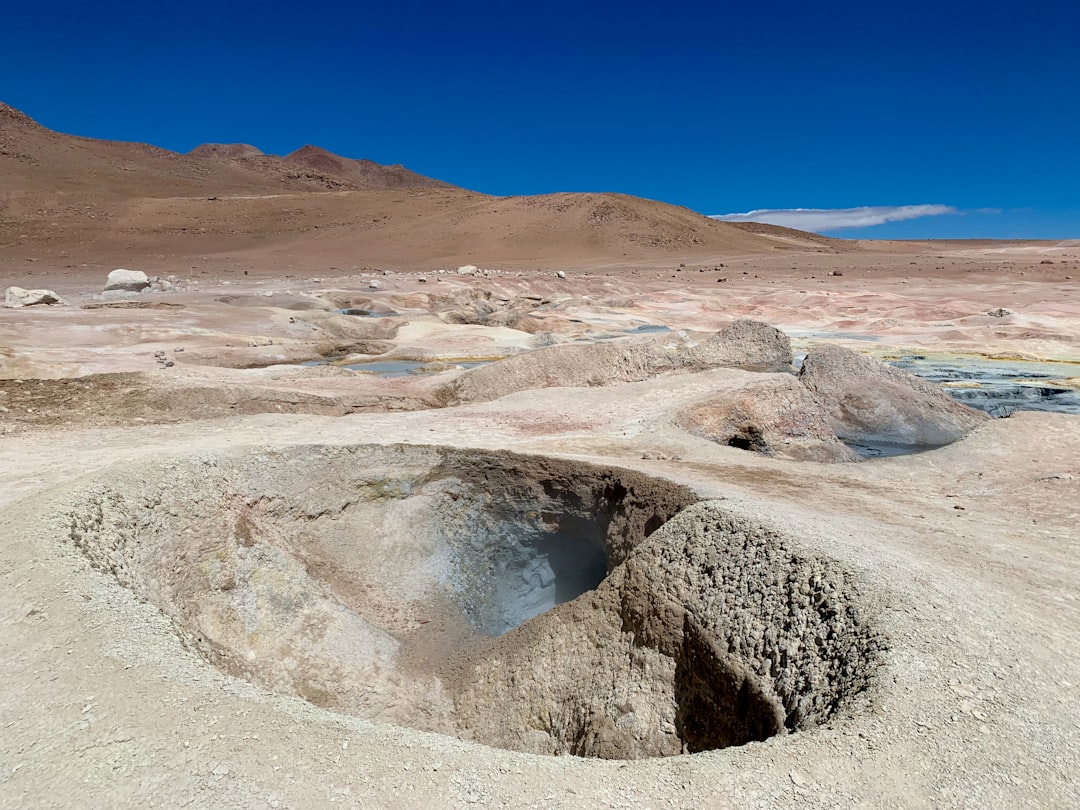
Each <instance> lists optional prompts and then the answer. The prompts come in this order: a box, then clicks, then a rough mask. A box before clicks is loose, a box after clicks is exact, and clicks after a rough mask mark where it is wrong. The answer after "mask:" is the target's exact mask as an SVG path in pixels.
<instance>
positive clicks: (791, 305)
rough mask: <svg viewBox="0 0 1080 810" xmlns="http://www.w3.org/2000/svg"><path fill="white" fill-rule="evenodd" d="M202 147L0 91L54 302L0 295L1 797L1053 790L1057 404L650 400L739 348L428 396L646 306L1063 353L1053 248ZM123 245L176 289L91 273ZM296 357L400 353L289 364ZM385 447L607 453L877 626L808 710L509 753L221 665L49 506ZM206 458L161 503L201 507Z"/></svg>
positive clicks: (1059, 596)
mask: <svg viewBox="0 0 1080 810" xmlns="http://www.w3.org/2000/svg"><path fill="white" fill-rule="evenodd" d="M204 152H207V153H208V154H209V157H208V156H207V154H202V155H194V156H181V155H175V154H173V153H168V152H164V151H162V150H156V149H154V148H152V147H147V146H144V145H139V144H120V143H105V142H98V141H89V140H86V139H81V138H75V137H73V136H67V135H60V134H58V133H54V132H50V131H48V130H46V129H44V128H42V127H39V126H37V125H36V124H34V123H33V122H32V121H29V119H26V118H25V117H24V116H21V115H20V114H19V113H17V112H15V111H13V110H11V109H10V108H7V107H4V106H3V105H0V188H2V189H3V193H2V195H0V290H2V289H3V288H6V287H8V286H10V285H18V286H21V287H25V288H48V289H52V290H54V291H56V292H57V293H59V294H60V295H61V296H62V297H63V298H64V300H65V302H66V303H65V304H63V305H57V306H52V307H33V308H28V309H7V308H0V683H2V686H0V807H12V808H15V807H20V808H21V807H124V806H137V807H142V806H166V807H296V808H301V807H312V806H323V805H330V804H341V805H343V806H356V807H402V808H413V807H461V806H493V807H567V808H570V807H573V808H580V807H593V806H596V807H634V808H646V807H694V808H705V807H788V806H794V805H798V806H807V807H822V808H824V807H850V806H858V807H935V808H936V807H973V808H975V807H978V808H982V807H1073V806H1076V804H1077V797H1078V795H1080V780H1078V778H1077V774H1078V773H1080V701H1078V700H1077V690H1078V688H1080V641H1078V639H1080V603H1078V601H1077V594H1078V593H1080V563H1078V559H1080V555H1078V551H1080V548H1078V547H1080V531H1078V529H1077V526H1078V524H1080V416H1070V415H1065V414H1043V413H1018V414H1016V415H1014V416H1012V417H1011V418H1009V419H1000V420H990V421H987V422H986V423H985V424H984V425H983V426H981V427H979V428H977V429H976V430H975V431H974V432H973V433H971V434H970V435H969V436H967V437H966V438H964V439H963V440H961V441H960V442H957V443H956V444H953V445H950V446H948V447H945V448H941V449H938V450H934V451H931V452H927V453H923V454H919V455H909V456H903V457H898V458H888V459H877V460H872V461H867V462H862V463H834V464H825V463H817V462H795V461H786V460H783V459H779V458H770V457H765V456H761V455H758V454H756V453H753V452H749V451H744V450H740V449H737V448H735V447H730V446H726V445H721V444H717V443H714V442H710V441H707V440H705V439H702V438H698V437H696V436H693V435H691V434H690V433H688V432H687V431H686V430H684V429H683V428H681V427H680V426H679V422H678V421H677V419H676V417H675V414H676V413H677V412H678V411H680V409H682V408H684V407H686V406H688V405H691V404H693V403H697V402H700V401H702V400H704V399H707V398H710V397H722V396H725V395H728V394H730V393H732V392H737V391H740V390H743V389H744V388H745V386H746V385H747V383H748V381H750V380H752V379H753V378H754V376H755V375H754V374H753V373H751V372H747V371H738V370H731V369H714V370H711V371H705V372H700V373H695V374H689V373H687V374H667V375H663V376H660V377H657V378H654V379H646V380H643V381H638V382H630V383H624V384H619V385H610V386H606V387H600V386H593V387H589V388H557V387H551V388H545V389H542V390H528V391H520V392H517V393H514V394H511V395H509V396H505V397H503V398H501V399H496V400H493V401H491V402H483V403H477V404H469V405H463V406H459V407H454V408H440V407H437V406H438V405H440V404H441V403H440V402H439V400H438V396H437V395H438V392H439V391H440V390H441V386H443V385H444V384H445V383H447V382H448V381H450V380H452V379H454V378H455V377H456V376H457V375H459V374H461V373H463V372H462V370H461V369H460V368H458V367H457V366H458V364H459V363H462V362H466V361H469V360H487V361H490V360H496V359H497V358H500V357H506V356H510V355H513V354H516V353H519V352H526V351H531V350H533V349H535V348H538V347H542V346H547V345H551V344H557V343H564V342H570V341H575V340H579V339H581V340H590V341H595V340H608V339H617V338H625V337H628V336H629V335H630V334H631V332H630V330H633V329H636V328H640V327H642V326H645V327H649V326H652V327H656V326H663V327H668V328H670V330H671V332H670V333H665V334H666V335H667V337H664V336H660V337H659V338H658V339H661V340H665V339H670V340H672V341H695V340H700V339H702V338H704V337H706V336H708V335H709V334H711V333H713V332H715V331H716V330H717V329H719V328H720V327H723V326H725V325H726V324H728V323H730V322H731V321H732V320H734V319H736V318H739V317H751V318H755V319H759V320H764V321H767V322H769V323H772V324H774V325H776V326H778V327H780V328H781V329H783V330H784V331H785V332H787V333H788V334H789V335H790V336H791V337H792V339H793V343H794V348H795V350H796V353H799V352H801V351H803V350H805V349H806V348H807V347H809V346H811V345H812V344H813V343H815V342H818V341H833V342H840V343H844V344H846V345H849V346H851V347H853V348H856V349H859V350H860V351H864V352H867V353H870V354H874V355H876V356H881V357H887V356H892V355H902V354H910V353H919V354H934V355H935V356H941V357H948V358H954V359H955V358H958V359H959V360H960V361H963V360H964V358H972V357H977V358H988V357H989V358H1008V359H1010V360H1016V359H1020V360H1021V361H1022V360H1037V361H1046V362H1050V363H1051V364H1054V363H1056V364H1058V365H1059V366H1060V367H1061V368H1062V369H1068V368H1070V366H1069V365H1067V364H1070V363H1071V364H1075V363H1078V362H1080V243H1078V242H1076V241H1071V242H1061V243H1051V242H1023V243H996V242H922V243H902V242H895V243H874V242H860V243H851V242H843V241H837V240H829V239H824V238H822V237H817V236H813V235H810V234H800V233H798V232H795V231H790V230H786V229H776V228H769V227H756V226H754V227H751V226H746V227H736V226H734V225H730V224H727V223H719V222H714V221H711V220H706V219H705V218H704V217H702V216H700V215H699V214H695V213H694V212H692V211H689V210H687V209H682V208H676V207H672V206H666V205H662V204H660V203H654V202H649V201H645V200H639V199H635V198H629V197H623V196H619V195H547V196H544V197H537V198H495V197H489V196H486V195H483V194H477V193H474V192H470V191H465V190H461V189H455V188H452V187H449V188H448V187H445V186H444V185H442V184H438V183H437V182H433V181H430V180H427V179H426V178H418V177H417V176H415V175H411V174H409V173H407V172H405V171H404V170H401V169H397V168H394V167H375V166H368V165H366V164H356V163H354V162H343V161H341V160H340V159H338V158H336V157H335V156H332V155H329V156H328V155H325V154H322V153H318V152H317V151H308V152H304V153H301V154H300V155H299V156H298V157H294V158H293V159H291V160H290V159H271V158H266V157H265V156H263V157H260V156H254V157H244V155H249V150H245V149H230V148H225V149H222V150H204ZM466 263H469V264H474V265H477V266H479V268H481V272H479V273H477V274H475V275H471V276H464V275H459V274H457V273H456V272H454V270H455V268H457V266H458V265H461V264H466ZM117 267H128V268H131V269H142V270H145V271H147V272H149V273H151V274H158V275H161V276H163V277H164V276H168V275H174V276H176V278H177V279H178V282H179V284H178V287H179V288H178V290H177V291H176V292H170V293H150V292H145V293H142V294H138V295H132V296H130V297H128V298H123V297H120V298H113V299H109V300H103V299H102V298H101V296H100V293H101V289H102V287H103V284H104V280H105V275H106V274H107V273H108V272H109V271H110V270H112V269H114V268H117ZM440 270H442V271H443V272H439V271H440ZM557 271H559V272H561V274H562V275H564V276H565V278H561V277H559V276H557V275H556V272H557ZM346 306H352V307H358V308H370V307H373V306H374V307H377V308H378V309H380V311H388V312H391V313H397V314H396V315H393V316H392V317H388V318H361V317H354V316H347V315H339V314H337V310H339V309H341V308H344V307H346ZM320 358H328V359H331V360H334V359H344V360H348V361H357V360H363V359H368V360H381V361H385V360H394V361H415V362H421V363H424V364H426V366H427V369H426V370H427V372H428V373H424V374H418V375H410V376H405V377H399V378H394V379H385V378H382V377H378V376H374V375H369V374H364V373H361V372H357V371H352V370H349V369H347V368H342V367H340V366H335V365H329V366H325V365H324V366H320V367H309V366H300V365H298V364H299V363H301V362H304V361H312V360H316V359H320ZM166 364H171V365H166ZM1068 373H1071V372H1068ZM1057 384H1060V385H1063V386H1066V387H1072V388H1080V380H1077V379H1075V378H1067V374H1065V373H1063V375H1062V379H1060V380H1058V381H1057ZM397 443H403V444H414V445H440V446H448V447H456V448H472V449H489V450H510V451H516V452H521V453H527V454H538V455H545V456H553V457H559V458H564V459H574V460H582V461H591V462H596V463H600V464H611V465H616V466H620V467H625V468H629V469H632V470H637V471H640V472H643V473H647V474H649V475H651V476H654V477H656V478H659V479H663V480H666V481H670V482H675V483H678V484H684V485H687V486H689V487H691V488H692V489H693V490H694V491H695V492H696V493H697V496H698V497H702V498H706V499H718V500H719V503H720V505H721V506H722V507H723V508H725V509H727V510H729V511H730V513H731V514H733V515H735V516H736V517H738V518H739V519H741V520H742V519H744V520H746V521H750V522H752V523H755V524H759V525H766V526H772V527H774V529H775V532H776V534H777V535H778V536H780V537H783V538H787V539H789V540H790V541H791V542H792V543H793V544H795V545H797V546H798V547H799V548H801V549H803V550H804V551H806V552H807V553H812V554H813V555H818V556H820V557H821V558H823V559H828V560H830V561H831V565H833V566H834V567H835V568H836V569H837V570H843V571H844V572H846V573H847V574H849V575H850V576H851V577H852V578H853V580H854V581H857V582H858V583H860V587H861V588H862V592H863V594H864V595H865V597H866V599H867V602H866V604H867V606H868V611H869V613H868V615H869V616H870V619H871V620H872V621H873V623H874V626H875V628H876V630H877V631H878V632H879V633H880V634H881V637H882V638H883V639H885V640H886V641H887V648H886V649H885V651H884V653H883V657H882V661H881V670H880V673H879V675H878V677H877V679H876V681H875V683H874V686H873V687H872V688H871V689H869V690H867V692H866V693H865V694H863V695H862V696H861V697H860V699H859V700H858V701H856V702H854V703H853V704H852V705H850V706H847V707H845V708H844V709H843V710H842V711H838V713H837V714H836V715H834V716H833V717H832V719H831V720H830V721H829V722H828V723H827V724H826V725H824V726H819V727H816V728H813V729H811V730H807V731H800V732H797V733H794V734H786V735H781V736H777V737H773V738H771V739H769V740H767V741H765V742H755V743H750V744H747V745H743V746H737V747H732V748H727V749H724V750H719V751H709V752H704V753H697V754H692V755H681V756H674V757H668V758H664V759H652V760H639V761H618V760H614V761H607V760H597V759H584V758H575V757H545V756H536V755H530V754H524V753H515V752H511V751H506V750H501V749H495V748H490V747H485V746H482V745H479V744H476V743H470V742H465V741H462V740H459V739H456V738H453V737H449V736H440V735H435V734H429V733H422V732H420V731H415V730H410V729H406V728H402V727H397V726H393V725H388V724H380V723H375V722H371V721H369V720H363V719H360V718H357V717H353V716H346V715H344V714H339V713H335V712H332V711H329V710H326V709H322V708H318V707H317V706H315V705H313V704H311V703H307V702H305V701H304V700H301V699H300V698H298V697H290V696H287V695H283V694H275V693H271V692H269V691H266V690H263V689H261V688H258V687H256V686H254V685H252V684H250V683H248V682H246V681H244V680H241V679H238V678H235V677H232V676H230V675H227V674H225V673H224V672H222V671H220V670H218V669H216V668H215V667H213V666H212V665H210V664H209V663H207V661H206V660H205V659H204V658H203V657H201V656H199V655H198V654H196V653H195V652H194V651H193V648H192V647H191V646H185V645H184V644H183V643H182V642H181V640H180V637H179V635H178V633H177V630H176V628H175V627H174V626H173V625H172V623H171V622H170V620H168V619H167V618H166V617H165V615H164V614H163V613H162V612H161V611H159V610H158V608H157V607H155V606H154V604H152V603H150V602H144V601H140V600H139V599H138V598H136V597H135V595H134V593H133V592H132V591H130V590H128V589H126V588H124V587H121V585H120V584H118V580H117V578H116V577H114V576H112V575H109V574H105V573H101V572H99V571H97V570H95V569H92V568H91V567H90V565H89V563H88V561H87V557H86V556H84V555H83V554H82V553H81V552H79V551H77V550H76V549H75V548H74V546H73V544H72V540H73V538H74V536H75V533H74V527H69V526H66V525H58V524H57V520H58V519H59V517H58V516H59V515H60V514H62V512H63V509H64V508H66V506H67V505H70V503H71V502H72V499H74V498H76V495H77V494H78V493H79V492H83V491H85V490H87V488H91V489H92V488H93V487H96V486H99V485H101V486H104V485H105V484H107V483H108V482H110V481H112V482H115V481H119V480H121V479H122V478H123V476H124V475H125V474H133V471H143V470H149V469H150V467H149V466H140V465H154V464H158V465H164V466H165V467H168V466H169V465H170V464H171V463H172V462H170V459H173V458H177V459H181V460H184V464H187V465H188V467H185V469H188V468H190V467H192V465H196V466H197V465H198V464H202V463H206V464H208V465H210V464H212V463H213V459H214V458H215V457H216V455H217V454H220V453H223V452H225V451H230V450H235V451H236V452H238V453H250V454H256V453H259V452H263V451H264V450H266V448H270V450H267V451H266V452H269V453H272V454H277V455H279V456H280V455H282V454H284V455H285V456H286V457H287V454H288V452H289V450H290V448H296V447H298V446H300V445H312V444H329V445H350V446H366V445H372V444H375V445H390V444H397ZM256 457H257V456H256ZM177 464H178V465H179V462H177ZM179 466H183V465H179ZM178 468H179V467H178ZM148 474H149V473H148ZM156 480H157V479H154V480H149V479H148V480H147V481H143V482H142V483H143V484H145V485H147V486H150V485H154V481H156ZM202 483H203V482H202V481H201V479H200V478H199V476H197V475H192V476H189V477H188V478H187V479H183V480H182V481H181V485H180V490H181V491H179V492H172V493H169V494H170V497H176V498H177V499H179V500H180V501H181V502H183V501H184V500H185V498H187V496H189V495H190V496H191V497H190V499H189V500H190V505H191V508H192V509H194V510H196V511H197V510H198V509H199V508H200V507H199V503H200V501H199V500H198V498H206V497H207V494H206V493H205V492H203V491H202V490H200V486H201V485H202ZM310 486H311V487H312V488H313V489H318V488H319V486H320V482H319V481H318V480H313V481H311V482H310ZM209 497H210V498H211V500H213V497H214V496H213V495H212V494H211V495H210V496H209ZM193 542H194V541H193ZM358 542H359V541H358ZM116 565H117V566H119V565H120V563H119V562H116ZM181 573H183V572H181ZM154 587H157V586H156V584H155V585H154ZM752 590H753V589H751V591H752ZM550 615H553V616H559V615H562V614H558V613H555V614H550Z"/></svg>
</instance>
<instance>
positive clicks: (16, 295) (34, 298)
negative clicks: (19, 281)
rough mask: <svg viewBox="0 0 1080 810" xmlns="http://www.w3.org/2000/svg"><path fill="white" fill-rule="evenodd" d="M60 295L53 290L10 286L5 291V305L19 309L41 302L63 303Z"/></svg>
mask: <svg viewBox="0 0 1080 810" xmlns="http://www.w3.org/2000/svg"><path fill="white" fill-rule="evenodd" d="M62 303H63V301H61V300H60V296H58V295H57V294H56V293H54V292H53V291H52V290H25V289H23V288H22V287H8V288H7V290H5V291H4V306H5V307H11V308H12V309H18V308H19V307H33V306H37V305H39V304H62Z"/></svg>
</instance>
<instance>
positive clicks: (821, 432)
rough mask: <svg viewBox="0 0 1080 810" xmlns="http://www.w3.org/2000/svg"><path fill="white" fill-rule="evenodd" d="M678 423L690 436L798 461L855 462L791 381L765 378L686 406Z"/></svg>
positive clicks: (819, 411) (802, 389)
mask: <svg viewBox="0 0 1080 810" xmlns="http://www.w3.org/2000/svg"><path fill="white" fill-rule="evenodd" d="M678 422H679V424H680V425H682V427H683V428H685V429H686V430H688V431H689V432H690V433H693V434H694V435H695V436H701V437H702V438H705V439H709V440H711V441H714V442H717V443H719V444H724V445H728V446H729V447H739V448H741V449H743V450H753V451H755V452H758V453H762V454H764V455H767V456H776V457H778V458H789V459H794V460H798V461H854V460H856V458H857V456H856V455H855V453H854V452H853V451H852V450H851V449H849V448H848V447H847V445H845V444H844V443H843V442H841V441H840V439H839V438H838V437H837V435H836V433H835V432H834V431H833V429H832V427H831V426H830V425H829V420H828V418H827V416H826V414H825V411H824V409H823V408H822V406H821V405H820V404H819V403H818V402H817V400H816V399H814V396H813V395H812V394H811V393H810V392H809V391H807V390H806V388H805V387H804V386H802V385H800V384H799V381H798V380H796V379H795V378H794V377H792V376H790V375H788V374H783V375H775V376H772V375H770V376H769V377H766V378H764V379H762V380H757V381H754V382H752V383H750V384H749V385H747V386H746V387H745V388H743V389H742V390H740V391H738V392H735V393H731V394H727V395H725V396H720V397H711V398H709V399H707V400H704V401H702V402H698V403H695V404H694V405H692V406H690V407H689V408H685V409H684V410H683V411H682V412H681V413H679V414H678Z"/></svg>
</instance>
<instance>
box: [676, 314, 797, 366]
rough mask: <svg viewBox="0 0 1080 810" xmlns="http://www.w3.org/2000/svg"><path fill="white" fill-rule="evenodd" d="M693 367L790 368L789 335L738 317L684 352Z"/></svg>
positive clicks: (764, 324)
mask: <svg viewBox="0 0 1080 810" xmlns="http://www.w3.org/2000/svg"><path fill="white" fill-rule="evenodd" d="M687 355H688V357H689V358H690V363H689V365H691V366H694V367H697V368H744V369H747V370H748V371H790V370H791V364H792V361H793V357H792V354H791V339H790V338H789V337H788V336H787V335H785V334H784V333H783V332H781V331H780V330H779V329H777V328H776V327H775V326H770V325H769V324H767V323H762V322H761V321H754V320H751V319H749V318H739V319H738V320H736V321H733V322H731V323H730V324H728V325H727V326H725V327H724V328H723V329H721V330H720V331H718V332H717V333H716V334H715V335H713V336H712V337H710V338H709V339H708V340H706V341H705V342H704V343H701V344H699V345H697V346H695V347H694V348H693V349H692V350H691V351H689V352H687Z"/></svg>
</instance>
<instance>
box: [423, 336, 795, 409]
mask: <svg viewBox="0 0 1080 810" xmlns="http://www.w3.org/2000/svg"><path fill="white" fill-rule="evenodd" d="M790 366H791V343H790V341H789V340H788V338H787V336H786V335H784V334H783V333H782V332H780V331H779V330H777V329H775V328H774V327H772V326H769V325H768V324H763V323H759V322H757V321H749V320H740V321H736V322H734V323H733V324H731V325H729V326H728V327H725V328H724V329H721V330H720V331H719V332H717V333H716V334H715V335H713V336H712V337H711V338H709V339H708V340H707V341H705V342H703V343H693V342H690V341H686V340H683V339H681V338H672V337H669V336H665V337H663V338H660V339H644V340H619V341H613V342H610V343H568V344H562V345H558V346H548V347H545V348H542V349H536V350H534V351H531V352H527V353H525V354H520V355H515V356H513V357H508V358H506V359H504V360H500V361H499V362H497V363H492V364H491V365H489V366H483V367H480V368H475V369H472V370H470V371H468V372H466V373H465V374H462V375H461V376H460V377H458V378H457V379H456V380H454V381H453V382H450V383H448V384H447V385H446V386H444V387H443V388H441V389H440V390H439V391H438V392H437V393H436V396H437V397H438V399H439V401H441V402H443V403H445V404H447V405H457V404H461V403H463V402H482V401H485V400H491V399H498V398H499V397H503V396H506V395H507V394H512V393H514V392H515V391H528V390H531V389H534V388H557V387H566V388H572V387H583V386H598V385H612V384H614V383H621V382H638V381H640V380H647V379H650V378H652V377H655V376H657V375H659V374H663V373H665V372H669V371H704V370H706V369H710V368H720V367H728V368H748V369H753V370H759V371H775V370H777V369H787V368H789V367H790Z"/></svg>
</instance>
